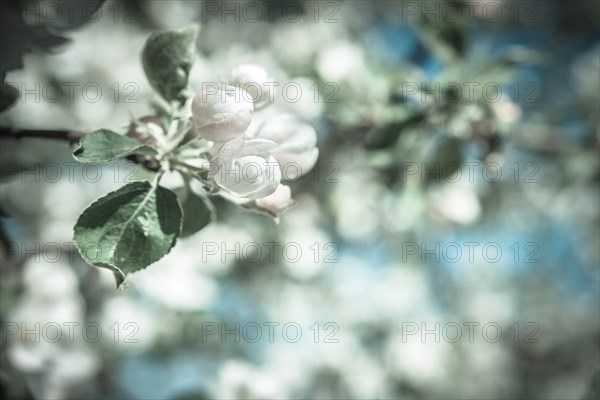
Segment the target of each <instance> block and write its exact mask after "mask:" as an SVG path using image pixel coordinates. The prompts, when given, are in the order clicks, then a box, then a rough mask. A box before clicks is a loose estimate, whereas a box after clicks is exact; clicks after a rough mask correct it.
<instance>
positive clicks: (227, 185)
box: [191, 65, 319, 214]
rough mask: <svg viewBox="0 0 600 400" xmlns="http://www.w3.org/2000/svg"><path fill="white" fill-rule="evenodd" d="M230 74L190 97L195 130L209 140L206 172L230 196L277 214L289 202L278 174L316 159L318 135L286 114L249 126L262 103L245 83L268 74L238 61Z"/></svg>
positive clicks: (300, 169) (286, 175)
mask: <svg viewBox="0 0 600 400" xmlns="http://www.w3.org/2000/svg"><path fill="white" fill-rule="evenodd" d="M231 75H232V77H231V79H230V80H229V83H230V84H231V85H224V86H222V87H221V88H219V89H217V88H214V89H213V90H208V89H207V90H204V91H201V92H199V93H197V94H196V96H195V97H194V99H193V101H192V106H191V111H192V120H193V124H194V132H195V134H196V135H198V136H199V137H201V138H203V139H205V140H207V141H209V142H212V143H213V145H212V147H211V148H210V154H211V156H212V158H211V160H210V163H209V168H208V176H209V178H212V179H213V180H214V182H215V183H216V185H218V186H219V187H220V188H221V189H224V190H226V191H227V192H228V193H230V194H232V195H233V196H236V197H241V198H246V199H254V200H256V205H257V206H258V207H260V208H263V209H266V210H268V211H271V212H273V213H274V214H277V213H278V212H281V211H283V210H284V209H286V208H287V207H288V206H289V205H290V204H291V192H290V188H289V187H288V186H286V185H284V184H282V183H281V182H282V180H283V181H284V180H292V179H296V178H298V177H300V176H302V175H304V174H306V173H307V172H308V171H309V170H310V169H311V168H312V167H313V166H314V164H315V162H316V161H317V157H318V155H319V150H318V149H317V147H316V143H317V135H316V132H315V130H314V128H313V127H312V126H311V125H309V124H307V123H305V122H303V121H301V120H299V119H298V118H296V117H294V116H292V115H289V114H282V115H279V116H277V117H274V118H271V119H268V120H267V121H265V122H263V123H261V124H260V126H258V127H256V128H254V129H249V128H250V125H251V122H252V117H253V114H254V111H255V109H258V108H263V107H264V106H266V103H265V101H264V98H262V97H258V96H256V95H254V96H253V95H251V94H250V93H249V92H247V91H245V89H244V87H245V86H247V85H250V84H253V85H262V84H264V82H265V81H266V80H267V79H268V75H267V74H266V72H265V71H264V69H262V68H261V67H258V66H255V65H243V66H240V67H238V68H236V69H234V70H233V71H232V74H231Z"/></svg>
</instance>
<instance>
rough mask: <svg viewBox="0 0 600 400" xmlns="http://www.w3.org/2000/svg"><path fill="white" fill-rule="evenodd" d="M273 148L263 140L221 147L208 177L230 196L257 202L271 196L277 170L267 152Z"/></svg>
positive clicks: (277, 175)
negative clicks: (230, 194) (256, 200)
mask: <svg viewBox="0 0 600 400" xmlns="http://www.w3.org/2000/svg"><path fill="white" fill-rule="evenodd" d="M276 146H277V144H276V143H274V142H272V141H270V140H263V139H250V140H244V139H241V138H240V139H235V140H231V141H229V142H227V143H225V144H223V145H221V146H220V147H219V148H218V150H217V153H216V156H215V157H214V158H213V159H212V160H211V162H210V169H209V177H212V178H213V179H214V181H215V182H216V184H217V185H219V186H220V187H221V188H223V189H226V190H227V191H229V192H230V193H232V194H234V195H236V196H240V197H246V198H251V199H259V198H262V197H265V196H268V195H270V194H271V193H273V192H275V189H277V186H278V185H279V182H280V181H281V170H280V168H279V164H278V163H277V160H276V159H275V158H274V157H273V156H272V155H271V154H270V153H269V150H270V149H272V148H274V147H276Z"/></svg>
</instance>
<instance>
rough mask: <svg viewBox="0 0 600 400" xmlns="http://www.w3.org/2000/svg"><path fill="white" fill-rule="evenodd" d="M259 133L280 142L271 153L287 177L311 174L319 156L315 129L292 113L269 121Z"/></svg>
mask: <svg viewBox="0 0 600 400" xmlns="http://www.w3.org/2000/svg"><path fill="white" fill-rule="evenodd" d="M256 137H257V138H260V139H267V140H270V141H273V142H275V143H277V147H276V148H274V149H271V150H269V153H271V155H272V156H273V157H275V159H276V160H277V161H278V162H279V165H280V166H281V173H282V177H283V179H284V180H292V179H296V178H298V177H300V176H302V175H305V174H307V173H308V172H309V171H310V170H311V168H312V167H313V166H314V165H315V163H316V162H317V158H318V157H319V149H318V148H317V147H316V145H317V133H316V132H315V129H314V128H313V127H312V126H311V125H310V124H308V123H306V122H303V121H301V120H300V119H298V118H296V117H294V116H292V115H289V114H283V115H280V116H277V117H275V118H272V119H270V120H268V121H267V122H265V124H264V125H263V126H262V127H261V128H260V129H259V130H258V133H257V135H256Z"/></svg>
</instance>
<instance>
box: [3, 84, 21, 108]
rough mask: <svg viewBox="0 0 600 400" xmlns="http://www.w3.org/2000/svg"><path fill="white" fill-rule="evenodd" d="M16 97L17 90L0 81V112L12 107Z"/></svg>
mask: <svg viewBox="0 0 600 400" xmlns="http://www.w3.org/2000/svg"><path fill="white" fill-rule="evenodd" d="M18 98H19V90H18V89H17V88H16V87H14V86H12V85H9V84H8V83H5V82H2V86H1V88H0V112H2V111H4V110H6V109H8V108H10V107H12V106H13V105H14V103H15V102H16V101H17V99H18Z"/></svg>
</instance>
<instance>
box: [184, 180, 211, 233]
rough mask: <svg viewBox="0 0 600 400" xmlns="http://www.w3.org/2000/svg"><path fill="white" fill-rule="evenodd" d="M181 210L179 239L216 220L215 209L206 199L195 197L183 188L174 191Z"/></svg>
mask: <svg viewBox="0 0 600 400" xmlns="http://www.w3.org/2000/svg"><path fill="white" fill-rule="evenodd" d="M176 192H177V195H178V197H179V202H180V204H181V209H182V210H183V223H182V225H181V237H187V236H190V235H193V234H194V233H196V232H199V231H200V230H201V229H203V228H204V227H206V226H207V225H209V224H210V223H211V222H215V220H216V211H215V207H214V206H213V204H212V203H211V201H210V200H209V199H207V198H204V197H201V196H198V195H196V194H195V193H194V192H192V191H191V190H186V189H185V188H182V189H179V190H177V191H176Z"/></svg>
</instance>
